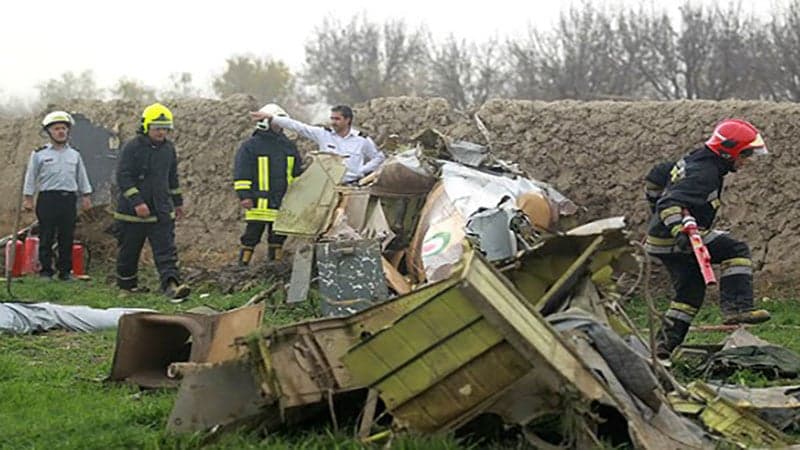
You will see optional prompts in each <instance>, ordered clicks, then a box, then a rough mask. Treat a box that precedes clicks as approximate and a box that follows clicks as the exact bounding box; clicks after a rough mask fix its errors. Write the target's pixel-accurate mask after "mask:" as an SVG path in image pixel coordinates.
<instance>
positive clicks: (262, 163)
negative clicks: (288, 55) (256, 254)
mask: <svg viewBox="0 0 800 450" xmlns="http://www.w3.org/2000/svg"><path fill="white" fill-rule="evenodd" d="M261 111H262V112H264V113H267V114H270V115H271V116H272V117H286V118H288V117H289V115H288V114H286V111H284V110H283V108H281V107H280V106H278V105H276V104H274V103H270V104H268V105H265V106H264V107H263V108H261ZM300 163H301V160H300V154H299V153H298V152H297V147H295V145H294V143H293V142H292V141H290V140H289V139H288V138H287V137H286V135H284V134H283V130H282V128H281V127H280V126H278V125H277V124H276V123H275V121H274V120H271V119H266V118H264V119H262V120H260V121H259V122H258V123H257V124H256V129H255V131H254V132H253V134H252V136H250V138H248V139H247V140H246V141H244V142H243V143H242V145H241V146H240V147H239V150H238V151H237V152H236V161H235V164H234V168H233V188H234V190H235V192H236V195H237V196H238V197H239V203H240V205H241V206H242V208H244V209H245V213H244V218H245V221H246V222H247V227H246V228H245V231H244V234H242V237H241V238H240V243H241V247H240V249H239V265H243V266H246V265H248V264H249V263H250V260H251V258H252V256H253V250H254V249H255V246H256V245H257V244H258V243H259V242H260V241H261V236H262V235H263V234H264V231H266V232H267V245H268V251H267V255H268V258H269V259H270V260H276V259H280V257H281V253H282V251H281V246H282V244H283V241H284V240H285V236H279V235H276V234H274V233H273V232H272V223H273V222H274V221H275V219H276V218H277V216H278V209H279V208H280V206H281V201H282V200H283V196H284V195H285V194H286V189H287V188H288V187H289V185H290V184H292V182H293V181H294V179H295V177H297V176H299V175H300V172H301V164H300Z"/></svg>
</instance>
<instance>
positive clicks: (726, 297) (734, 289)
mask: <svg viewBox="0 0 800 450" xmlns="http://www.w3.org/2000/svg"><path fill="white" fill-rule="evenodd" d="M706 247H707V248H708V252H709V253H710V254H711V262H712V263H713V264H721V270H720V272H719V273H720V276H719V293H720V309H721V310H722V312H723V313H727V314H732V313H738V312H743V311H748V310H750V309H752V308H753V274H752V263H751V260H750V249H749V248H748V246H747V244H745V243H744V242H741V241H738V240H736V239H734V238H732V237H730V235H728V234H722V235H720V236H718V237H716V238H715V239H713V240H711V241H710V242H708V243H707V244H706ZM656 256H658V257H659V259H661V261H662V262H663V263H664V266H665V267H666V268H667V270H668V271H669V275H670V278H671V279H672V286H673V288H674V289H675V301H676V302H679V303H684V304H687V305H689V306H692V307H694V308H696V309H700V306H702V304H703V299H704V298H705V295H706V285H705V282H704V281H703V275H702V274H701V273H700V267H699V266H698V264H697V260H696V259H695V256H694V254H693V253H671V254H666V255H656Z"/></svg>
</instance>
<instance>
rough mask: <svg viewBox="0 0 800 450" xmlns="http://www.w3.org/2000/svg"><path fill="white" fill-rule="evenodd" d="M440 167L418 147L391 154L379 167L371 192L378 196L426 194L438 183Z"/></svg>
mask: <svg viewBox="0 0 800 450" xmlns="http://www.w3.org/2000/svg"><path fill="white" fill-rule="evenodd" d="M437 172H438V169H437V168H436V167H434V166H433V164H431V163H429V162H428V160H427V159H426V158H423V157H422V155H421V152H419V151H418V150H417V149H411V150H406V151H404V152H401V153H397V154H395V155H392V156H390V157H389V158H387V159H386V161H384V162H383V164H381V166H380V167H379V168H378V171H377V176H376V179H375V182H374V183H373V184H372V185H370V187H369V189H370V193H371V194H372V195H374V196H378V197H414V196H419V195H425V194H427V193H428V192H430V190H431V188H433V185H434V184H436V180H437V176H436V175H437Z"/></svg>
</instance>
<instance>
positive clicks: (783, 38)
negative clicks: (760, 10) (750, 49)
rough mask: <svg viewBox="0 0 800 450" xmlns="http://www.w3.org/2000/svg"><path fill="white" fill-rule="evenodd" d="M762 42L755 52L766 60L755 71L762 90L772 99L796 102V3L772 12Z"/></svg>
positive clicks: (799, 7) (799, 90)
mask: <svg viewBox="0 0 800 450" xmlns="http://www.w3.org/2000/svg"><path fill="white" fill-rule="evenodd" d="M765 40H766V42H764V43H763V44H762V45H759V46H758V50H760V51H761V52H763V54H765V55H766V60H765V61H764V63H763V65H762V66H761V67H757V68H756V70H758V71H759V73H761V74H764V73H767V74H769V76H768V77H766V78H762V79H761V80H760V81H761V84H762V86H763V90H764V91H766V92H767V93H768V95H769V96H770V98H773V99H775V100H791V101H795V102H796V101H800V0H793V1H792V2H791V3H790V4H789V6H788V8H786V9H784V10H778V11H776V12H774V13H773V15H772V20H771V23H770V26H769V35H768V36H767V37H766V39H765Z"/></svg>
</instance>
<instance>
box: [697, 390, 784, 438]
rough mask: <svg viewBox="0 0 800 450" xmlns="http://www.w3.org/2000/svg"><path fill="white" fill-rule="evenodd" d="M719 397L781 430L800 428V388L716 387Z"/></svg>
mask: <svg viewBox="0 0 800 450" xmlns="http://www.w3.org/2000/svg"><path fill="white" fill-rule="evenodd" d="M709 386H710V387H711V388H713V389H714V390H715V391H716V392H717V393H718V394H719V395H721V396H723V397H725V398H727V399H729V400H731V401H733V402H734V403H735V404H736V406H737V407H739V408H742V409H744V410H747V411H751V412H754V413H755V414H756V415H758V417H760V418H762V419H764V420H765V421H766V422H768V423H769V424H771V425H772V426H774V427H775V428H777V429H779V430H788V429H797V428H798V427H799V426H800V386H796V385H795V386H776V387H769V388H750V387H745V386H734V385H726V386H716V385H714V384H711V383H709Z"/></svg>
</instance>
